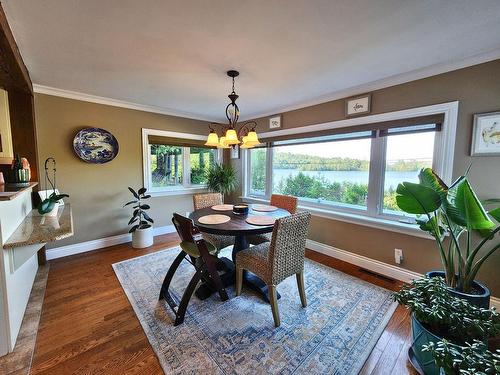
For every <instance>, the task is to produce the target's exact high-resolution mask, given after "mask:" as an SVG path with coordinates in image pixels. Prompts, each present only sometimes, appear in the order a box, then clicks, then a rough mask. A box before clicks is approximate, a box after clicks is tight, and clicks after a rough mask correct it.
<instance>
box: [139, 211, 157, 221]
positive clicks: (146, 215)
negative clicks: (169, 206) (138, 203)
mask: <svg viewBox="0 0 500 375" xmlns="http://www.w3.org/2000/svg"><path fill="white" fill-rule="evenodd" d="M142 216H144V219H146V220H147V221H149V222H150V223H154V220H153V219H151V218H150V217H149V215H148V214H147V213H145V212H143V213H142Z"/></svg>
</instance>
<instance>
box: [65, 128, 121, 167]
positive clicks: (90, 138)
mask: <svg viewBox="0 0 500 375" xmlns="http://www.w3.org/2000/svg"><path fill="white" fill-rule="evenodd" d="M73 149H74V150H75V153H76V155H78V157H79V158H80V159H82V160H83V161H85V162H87V163H93V164H104V163H107V162H110V161H111V160H113V159H114V158H115V157H116V155H118V149H119V147H118V141H117V140H116V138H115V137H114V136H113V134H111V133H110V132H108V131H107V130H104V129H100V128H85V129H82V130H80V131H79V132H78V133H77V134H76V136H75V139H73Z"/></svg>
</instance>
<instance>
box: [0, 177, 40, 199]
mask: <svg viewBox="0 0 500 375" xmlns="http://www.w3.org/2000/svg"><path fill="white" fill-rule="evenodd" d="M36 185H38V182H30V184H29V185H27V186H22V187H17V186H13V185H10V184H2V185H0V201H10V200H12V199H14V198H16V197H17V196H19V195H21V194H22V193H24V192H25V191H26V190H28V189H31V188H33V187H35V186H36Z"/></svg>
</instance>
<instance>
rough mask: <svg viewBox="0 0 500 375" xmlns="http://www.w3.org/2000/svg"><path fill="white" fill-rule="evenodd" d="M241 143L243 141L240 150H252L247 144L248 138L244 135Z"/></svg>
mask: <svg viewBox="0 0 500 375" xmlns="http://www.w3.org/2000/svg"><path fill="white" fill-rule="evenodd" d="M242 141H243V144H242V145H241V146H240V148H252V147H253V146H250V145H249V144H248V143H247V141H248V137H247V136H246V135H245V136H244V137H243V139H242Z"/></svg>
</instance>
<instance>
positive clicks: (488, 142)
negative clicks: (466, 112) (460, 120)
mask: <svg viewBox="0 0 500 375" xmlns="http://www.w3.org/2000/svg"><path fill="white" fill-rule="evenodd" d="M495 155H496V156H500V112H490V113H479V114H476V115H474V126H473V129H472V146H471V156H495Z"/></svg>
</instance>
